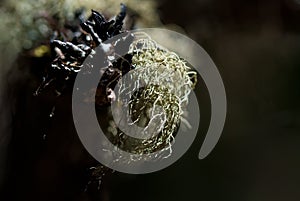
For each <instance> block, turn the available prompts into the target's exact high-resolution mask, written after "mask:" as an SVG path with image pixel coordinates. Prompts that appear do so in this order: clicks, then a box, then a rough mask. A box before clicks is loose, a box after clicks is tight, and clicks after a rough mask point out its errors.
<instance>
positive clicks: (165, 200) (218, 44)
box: [0, 0, 300, 201]
mask: <svg viewBox="0 0 300 201" xmlns="http://www.w3.org/2000/svg"><path fill="white" fill-rule="evenodd" d="M141 4H142V1H141ZM158 4H159V7H158V13H159V15H160V18H161V20H162V22H163V23H164V24H176V25H178V26H180V27H182V28H183V30H184V31H185V32H186V34H187V35H188V36H189V37H190V38H192V39H194V40H195V41H197V42H198V43H199V44H200V45H201V46H202V47H203V48H204V49H205V50H206V51H207V53H208V54H209V55H210V56H211V58H212V59H213V61H214V62H215V64H216V65H217V67H218V69H219V71H220V74H221V76H222V78H223V81H224V85H225V88H226V93H227V101H228V113H227V119H226V124H225V128H224V131H223V134H222V137H221V139H220V141H219V143H218V144H217V146H216V148H215V149H214V150H213V152H212V153H211V154H210V155H209V156H208V157H207V158H205V159H203V160H199V159H198V158H197V156H198V152H199V150H200V147H201V144H202V141H203V139H204V135H205V131H206V129H207V126H208V123H209V100H208V97H207V91H206V89H205V86H204V85H202V86H203V94H202V95H201V97H200V100H199V101H200V106H201V118H202V119H203V121H202V122H201V125H200V131H199V134H198V137H197V139H196V140H195V142H194V143H193V145H192V147H191V148H190V149H189V151H188V152H187V153H186V154H185V155H184V156H183V157H182V158H181V159H180V160H178V161H177V162H176V163H175V164H173V165H171V166H170V167H168V168H166V169H164V170H162V171H159V172H155V173H151V174H147V175H126V174H122V173H114V174H112V175H109V176H107V177H106V178H105V179H104V181H103V183H102V185H101V186H100V190H99V191H97V190H95V189H94V190H93V189H92V190H90V191H88V192H87V193H84V192H83V190H82V189H84V183H85V182H86V177H85V172H86V170H85V168H86V166H87V165H94V163H95V162H94V161H93V159H92V158H91V157H90V156H89V155H88V154H87V153H86V151H85V150H84V148H83V147H82V146H81V144H80V141H79V140H78V138H77V135H75V133H76V132H75V130H74V127H73V126H72V125H73V123H72V119H71V116H68V114H71V107H70V105H68V104H67V103H68V102H69V101H70V99H69V98H67V97H66V98H65V99H60V100H59V101H58V103H56V104H57V107H56V111H57V113H56V118H55V119H54V120H53V121H52V122H50V124H51V126H50V128H51V129H50V130H47V131H45V132H47V133H50V134H51V135H48V136H49V138H48V139H47V140H46V141H44V140H43V139H42V135H41V133H42V132H43V131H42V129H43V128H44V127H47V128H49V125H48V124H49V122H48V121H46V120H45V119H43V118H44V117H45V116H46V115H47V114H49V111H51V103H53V101H54V100H51V99H50V100H49V99H48V98H47V97H48V96H47V94H45V95H44V96H42V97H41V99H42V103H43V104H44V106H40V107H37V106H38V105H39V104H41V103H40V101H41V100H39V101H38V100H36V99H33V98H32V96H31V95H32V93H31V92H32V89H34V87H35V86H36V85H37V83H38V80H36V79H35V78H34V77H31V76H29V78H28V79H25V80H24V79H23V80H20V81H18V82H16V83H14V84H15V87H16V90H15V91H17V92H15V94H14V93H13V94H10V95H11V96H13V95H16V94H17V95H16V96H17V97H18V98H17V101H16V107H15V108H16V110H17V112H16V115H15V116H14V119H15V121H13V136H12V140H11V144H10V146H9V151H8V153H9V157H8V159H7V166H6V167H7V170H6V177H5V182H4V185H3V186H4V187H3V188H2V189H3V191H2V192H3V196H2V197H3V198H4V199H1V198H0V199H1V200H43V201H46V200H112V201H115V200H130V201H135V200H136V201H138V200H143V201H148V200H149V201H153V200H159V201H174V200H175V201H177V200H205V201H227V200H228V201H240V200H243V201H298V200H300V190H299V187H300V157H299V154H300V132H299V131H300V110H299V109H300V108H299V106H298V103H299V99H300V25H299V24H300V23H299V22H300V1H297V0H272V1H268V0H265V1H257V0H252V1H246V0H185V1H179V0H172V1H171V0H169V1H167V0H164V1H159V2H158ZM21 61H22V62H24V63H26V62H32V61H25V60H24V59H23V60H21ZM35 62H37V63H35V65H37V66H38V65H39V62H40V61H35ZM48 62H50V61H48ZM27 73H28V74H30V73H31V72H27ZM200 83H202V84H203V82H202V81H201V80H200ZM8 91H9V90H8ZM28 114H30V115H28ZM16 119H17V120H20V119H22V120H23V121H16ZM36 119H39V121H36ZM43 122H47V123H43ZM45 124H47V125H45ZM22 131H23V132H22Z"/></svg>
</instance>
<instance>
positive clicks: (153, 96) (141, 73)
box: [109, 36, 197, 162]
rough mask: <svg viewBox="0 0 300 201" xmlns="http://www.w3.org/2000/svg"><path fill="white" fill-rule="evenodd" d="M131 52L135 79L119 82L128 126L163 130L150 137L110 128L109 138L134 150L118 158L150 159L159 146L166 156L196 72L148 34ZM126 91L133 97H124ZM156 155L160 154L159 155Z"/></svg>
mask: <svg viewBox="0 0 300 201" xmlns="http://www.w3.org/2000/svg"><path fill="white" fill-rule="evenodd" d="M129 53H130V54H132V55H133V56H132V66H133V69H134V70H133V71H131V72H130V73H131V74H130V76H131V80H132V82H122V81H120V82H119V85H120V87H119V97H118V98H117V101H119V102H120V103H119V104H120V105H122V107H127V108H128V110H129V112H128V116H127V120H128V127H130V121H133V122H134V123H135V124H137V125H139V126H140V127H144V130H143V133H144V132H145V133H147V132H151V131H153V130H159V131H160V132H159V133H158V134H157V135H155V136H153V137H151V138H149V139H137V138H133V137H130V136H128V135H126V134H125V133H124V132H123V131H121V130H120V129H114V128H110V129H109V130H110V131H113V134H112V135H110V140H111V141H112V142H113V143H114V144H115V145H117V146H118V147H119V148H120V149H122V150H124V151H127V152H130V153H132V154H135V156H134V157H131V158H130V159H126V158H122V157H123V156H121V155H118V154H117V153H116V155H118V157H117V159H116V160H121V159H123V160H124V161H126V160H144V159H146V160H147V159H149V157H151V156H150V155H149V154H150V153H153V152H156V151H159V150H163V151H164V154H163V155H162V156H164V157H166V156H168V155H170V154H171V153H172V149H171V144H172V142H174V139H175V135H176V133H177V130H178V128H179V125H180V120H181V118H182V114H183V112H184V111H185V110H186V106H187V104H188V96H189V94H190V92H191V91H192V90H193V88H194V86H195V84H196V82H197V79H196V78H197V73H196V72H195V71H193V70H192V69H191V68H190V67H188V66H187V64H186V62H185V61H184V60H183V59H181V58H180V57H179V56H178V55H177V54H176V53H174V52H171V51H169V50H167V49H164V48H162V47H160V46H159V45H158V44H157V43H156V42H155V41H153V40H152V39H150V37H148V36H147V37H144V38H143V39H138V40H136V41H134V42H133V43H132V44H131V46H130V51H129ZM142 85H143V87H141V86H142ZM125 94H126V96H125V97H131V98H130V99H129V100H128V99H124V96H123V95H125ZM128 94H129V95H128ZM156 108H160V110H157V109H156ZM111 127H117V125H116V124H113V125H112V126H111ZM165 151H167V152H165ZM166 153H167V155H166ZM144 154H148V156H144ZM142 155H143V156H142ZM155 157H157V158H159V156H158V155H156V156H155ZM126 162H128V161H126Z"/></svg>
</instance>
